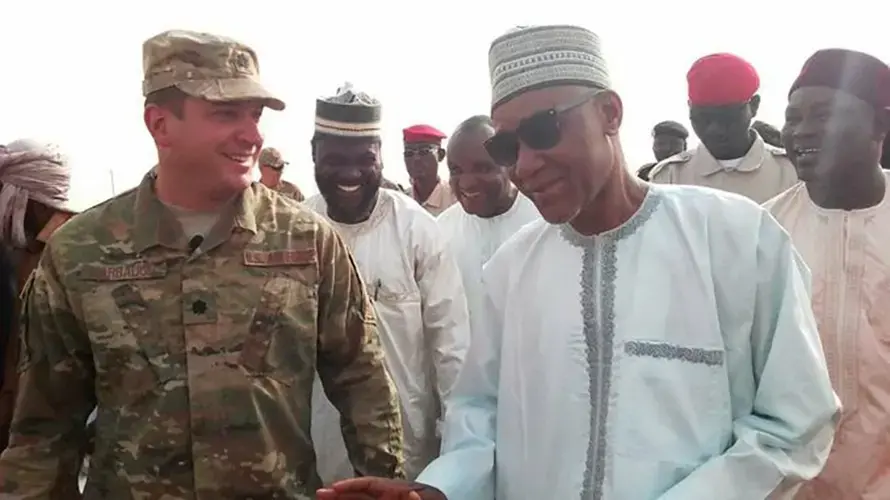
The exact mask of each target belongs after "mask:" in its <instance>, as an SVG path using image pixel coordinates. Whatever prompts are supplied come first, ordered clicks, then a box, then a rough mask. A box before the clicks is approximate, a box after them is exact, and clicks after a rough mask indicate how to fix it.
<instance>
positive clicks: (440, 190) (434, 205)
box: [414, 179, 457, 217]
mask: <svg viewBox="0 0 890 500" xmlns="http://www.w3.org/2000/svg"><path fill="white" fill-rule="evenodd" d="M414 199H415V200H416V199H417V196H414ZM455 203H457V198H456V197H455V196H454V193H452V192H451V184H449V183H448V181H447V180H444V179H443V180H440V181H439V184H438V185H436V188H435V189H433V192H432V193H430V196H429V198H427V199H426V201H424V202H423V203H421V204H420V206H422V207H423V208H425V209H426V211H427V212H429V213H431V214H432V215H433V217H437V216H438V215H439V214H441V213H442V212H444V211H445V210H446V209H447V208H448V207H450V206H451V205H454V204H455Z"/></svg>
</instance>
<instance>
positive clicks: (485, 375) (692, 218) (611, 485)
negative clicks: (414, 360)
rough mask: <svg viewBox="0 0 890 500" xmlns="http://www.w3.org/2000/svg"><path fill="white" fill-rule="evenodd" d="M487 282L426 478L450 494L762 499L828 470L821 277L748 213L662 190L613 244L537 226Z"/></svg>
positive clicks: (493, 263)
mask: <svg viewBox="0 0 890 500" xmlns="http://www.w3.org/2000/svg"><path fill="white" fill-rule="evenodd" d="M484 282H485V286H486V294H487V315H486V316H487V320H488V323H489V325H488V332H487V333H488V335H475V336H474V338H473V342H472V344H471V347H470V351H469V353H468V357H467V360H466V362H465V365H464V369H463V371H462V373H461V376H460V377H459V379H458V382H457V385H456V387H455V390H454V392H452V397H451V398H450V400H449V402H448V417H447V421H446V428H445V440H444V443H443V452H444V454H443V456H441V457H440V458H439V459H437V460H436V461H435V462H433V463H432V464H431V465H430V466H429V467H428V468H427V469H426V470H425V471H424V472H423V473H422V474H421V476H420V477H419V478H418V480H419V481H421V482H425V483H429V484H432V485H434V486H436V487H438V488H440V489H441V490H442V491H444V492H445V493H446V494H447V495H448V498H449V499H451V500H490V499H493V498H497V499H498V500H545V499H546V500H550V499H554V500H555V499H559V500H566V499H579V500H590V499H593V500H655V499H660V500H698V499H701V500H713V499H715V498H719V499H720V500H733V499H739V500H742V499H744V500H755V499H757V500H760V499H765V498H775V497H777V496H778V495H780V494H782V492H785V493H788V492H790V491H792V490H793V489H794V487H795V485H796V484H798V483H799V481H801V480H802V479H805V478H811V477H813V476H814V475H816V474H817V473H818V472H819V471H820V469H821V468H822V466H823V465H824V462H825V459H826V457H827V454H828V451H829V449H830V446H831V442H832V438H833V434H834V425H835V423H836V419H837V417H838V415H839V403H838V400H837V398H836V396H835V394H834V392H833V391H832V388H831V383H830V381H829V377H828V372H827V368H826V364H825V359H824V355H823V353H822V348H821V346H820V342H819V336H818V334H817V332H816V326H815V321H814V319H813V313H812V310H811V308H810V298H809V271H808V270H807V269H806V267H805V266H804V264H803V263H802V261H801V260H800V258H799V256H798V255H797V253H796V252H795V250H794V249H793V247H792V245H791V242H790V240H789V237H788V235H787V234H786V233H785V232H784V231H783V230H782V229H781V228H780V227H779V225H778V224H777V223H776V222H775V220H773V218H772V217H771V216H770V215H769V214H768V213H767V212H766V211H765V210H763V209H762V208H760V207H758V206H757V205H755V204H754V203H753V202H751V201H749V200H747V199H745V198H742V197H740V196H737V195H733V194H730V193H724V192H719V191H715V190H709V189H704V188H696V187H689V186H652V187H651V188H650V191H649V194H648V196H647V197H646V199H645V201H644V203H643V205H642V207H641V208H640V210H639V211H638V212H637V214H636V215H635V216H634V217H632V218H631V219H630V220H629V221H627V222H626V223H625V224H624V225H623V226H621V227H619V228H617V229H615V230H613V231H610V232H608V233H604V234H601V235H598V236H595V237H584V236H581V235H579V234H578V233H576V232H575V231H573V230H572V229H571V228H570V227H568V226H562V227H561V226H551V225H548V224H546V223H545V222H543V221H539V222H533V223H531V224H529V225H527V226H525V227H524V228H523V229H522V230H520V231H519V232H518V233H517V234H516V235H514V237H513V238H511V239H510V240H509V241H507V242H506V243H505V244H504V245H503V246H502V247H501V248H500V249H499V250H498V252H497V253H496V254H495V255H494V256H493V257H492V259H491V260H490V261H489V263H488V264H487V265H486V267H485V270H484ZM495 492H496V494H495ZM771 495H774V496H771Z"/></svg>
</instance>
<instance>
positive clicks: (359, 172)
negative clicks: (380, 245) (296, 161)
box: [313, 136, 383, 223]
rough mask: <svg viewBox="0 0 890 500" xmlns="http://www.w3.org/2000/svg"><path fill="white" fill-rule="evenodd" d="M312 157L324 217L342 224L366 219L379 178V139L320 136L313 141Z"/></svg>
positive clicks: (378, 186)
mask: <svg viewBox="0 0 890 500" xmlns="http://www.w3.org/2000/svg"><path fill="white" fill-rule="evenodd" d="M313 158H314V159H315V182H316V184H317V185H318V190H319V192H320V193H321V195H322V196H323V197H324V199H325V201H326V202H327V204H328V215H330V216H331V218H333V219H334V220H337V221H339V222H344V223H356V222H361V221H363V220H366V219H367V218H368V217H369V216H370V214H371V211H372V210H373V209H374V205H375V204H376V201H377V192H378V191H379V190H380V184H381V182H382V179H383V172H382V171H383V166H382V163H381V155H380V140H379V139H368V138H352V137H336V136H320V137H317V138H316V139H315V140H314V141H313Z"/></svg>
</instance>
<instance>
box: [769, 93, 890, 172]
mask: <svg viewBox="0 0 890 500" xmlns="http://www.w3.org/2000/svg"><path fill="white" fill-rule="evenodd" d="M876 118H877V117H876V115H875V112H874V109H873V108H872V107H871V106H870V105H869V104H868V103H866V102H865V101H863V100H861V99H859V98H857V97H855V96H853V95H852V94H849V93H846V92H842V91H838V90H835V89H832V88H828V87H801V88H799V89H797V90H795V91H794V92H793V93H792V94H791V96H789V98H788V107H787V108H786V110H785V126H784V128H783V129H782V139H783V142H784V144H785V150H786V151H787V152H788V157H789V158H790V159H791V162H792V163H794V166H795V168H796V169H797V176H798V177H799V178H800V179H801V180H802V181H804V182H811V181H817V182H820V183H827V184H829V185H830V184H831V183H834V182H839V183H843V179H844V177H845V176H847V175H851V174H854V175H855V174H856V172H850V171H848V169H849V168H851V167H855V166H863V167H867V168H874V164H875V162H876V161H877V158H879V156H880V151H881V141H882V140H883V138H884V136H883V132H882V130H879V127H878V120H877V119H876Z"/></svg>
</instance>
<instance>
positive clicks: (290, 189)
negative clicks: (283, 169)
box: [275, 179, 305, 201]
mask: <svg viewBox="0 0 890 500" xmlns="http://www.w3.org/2000/svg"><path fill="white" fill-rule="evenodd" d="M275 191H278V192H279V193H281V194H284V195H287V196H290V197H291V198H293V199H295V200H297V201H303V200H304V199H305V198H304V196H303V192H302V191H300V188H298V187H297V185H296V184H294V183H292V182H288V181H286V180H284V179H281V180H280V181H278V185H277V186H275Z"/></svg>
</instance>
